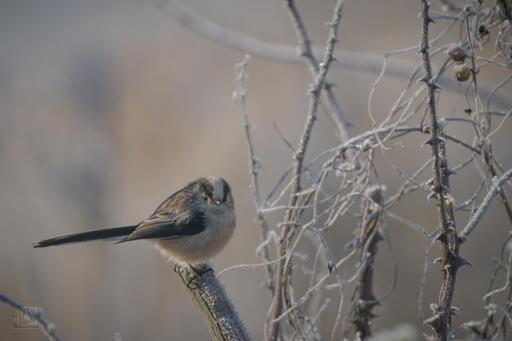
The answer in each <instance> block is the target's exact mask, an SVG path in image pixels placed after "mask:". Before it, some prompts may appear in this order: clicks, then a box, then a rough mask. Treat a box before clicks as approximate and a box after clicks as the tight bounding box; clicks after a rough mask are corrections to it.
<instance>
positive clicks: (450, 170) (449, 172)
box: [446, 168, 457, 176]
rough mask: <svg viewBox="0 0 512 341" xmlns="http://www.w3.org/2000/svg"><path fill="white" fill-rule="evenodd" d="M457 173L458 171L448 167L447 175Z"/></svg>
mask: <svg viewBox="0 0 512 341" xmlns="http://www.w3.org/2000/svg"><path fill="white" fill-rule="evenodd" d="M455 174H457V172H456V171H454V170H453V169H451V168H446V175H448V176H450V175H455Z"/></svg>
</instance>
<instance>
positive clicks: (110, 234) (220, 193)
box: [34, 176, 236, 264]
mask: <svg viewBox="0 0 512 341" xmlns="http://www.w3.org/2000/svg"><path fill="white" fill-rule="evenodd" d="M235 224H236V217H235V204H234V200H233V196H232V194H231V188H230V187H229V184H228V183H227V182H226V181H225V180H224V179H222V178H220V177H215V176H208V177H204V178H199V179H197V180H195V181H193V182H191V183H189V184H188V185H186V186H185V187H183V188H182V189H181V190H179V191H177V192H176V193H174V194H172V195H171V196H170V197H168V198H167V199H166V200H165V201H164V202H162V203H161V204H160V206H158V208H157V209H156V210H155V212H153V214H151V215H150V216H149V218H148V219H146V220H144V221H142V222H141V223H140V224H138V225H130V226H123V227H115V228H108V229H102V230H94V231H88V232H82V233H76V234H70V235H66V236H62V237H56V238H51V239H46V240H42V241H40V242H38V243H36V244H34V247H47V246H55V245H62V244H68V243H80V242H86V241H91V240H105V239H119V240H118V241H117V242H116V244H119V243H124V242H128V241H132V240H138V239H149V240H151V241H152V242H153V243H154V245H155V247H156V248H157V249H158V250H159V251H160V252H161V253H162V254H163V255H164V256H166V257H169V259H171V260H174V261H176V262H182V263H183V262H184V263H189V264H199V263H203V262H206V261H207V260H209V259H210V258H212V257H213V256H215V255H216V254H217V253H219V252H220V251H221V250H222V249H223V248H224V246H225V245H226V244H227V242H228V241H229V239H230V238H231V236H232V235H233V231H234V230H235Z"/></svg>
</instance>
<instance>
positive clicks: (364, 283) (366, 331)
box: [350, 186, 384, 340]
mask: <svg viewBox="0 0 512 341" xmlns="http://www.w3.org/2000/svg"><path fill="white" fill-rule="evenodd" d="M366 196H368V197H369V198H371V200H372V202H370V201H368V200H367V201H365V203H364V205H365V208H364V211H363V218H362V224H361V231H360V236H359V238H358V244H359V262H360V263H361V264H362V267H363V269H362V270H361V272H360V274H359V278H358V281H357V285H356V288H355V291H354V296H353V298H352V302H353V306H352V310H351V313H350V315H351V322H352V324H353V325H354V328H355V337H356V339H357V340H367V339H368V338H369V337H370V336H371V335H372V332H371V324H372V320H373V318H375V315H374V314H373V312H372V310H373V308H374V307H375V306H376V305H378V304H379V300H377V299H376V298H375V295H374V294H373V267H374V263H375V257H376V256H377V243H378V242H379V241H382V240H383V238H384V237H383V236H382V233H381V231H380V228H379V226H378V222H379V219H380V217H381V209H382V206H383V202H384V197H383V191H382V187H381V186H372V187H369V188H368V189H367V190H366Z"/></svg>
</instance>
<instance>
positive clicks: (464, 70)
mask: <svg viewBox="0 0 512 341" xmlns="http://www.w3.org/2000/svg"><path fill="white" fill-rule="evenodd" d="M453 71H454V72H455V78H457V80H458V81H459V82H465V81H467V80H468V79H469V77H471V69H470V68H469V67H468V66H467V65H466V64H459V65H455V66H454V68H453Z"/></svg>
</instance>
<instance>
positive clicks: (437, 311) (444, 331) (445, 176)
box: [420, 0, 464, 341]
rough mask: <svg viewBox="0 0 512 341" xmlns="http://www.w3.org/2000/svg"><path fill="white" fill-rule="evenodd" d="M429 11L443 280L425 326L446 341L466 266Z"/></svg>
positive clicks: (425, 35)
mask: <svg viewBox="0 0 512 341" xmlns="http://www.w3.org/2000/svg"><path fill="white" fill-rule="evenodd" d="M429 10H430V5H429V2H428V0H421V21H422V40H421V50H420V52H421V55H422V58H423V67H424V71H425V75H424V78H423V79H422V80H423V81H424V82H425V84H426V86H427V90H428V108H427V110H428V111H429V113H430V127H431V129H430V130H431V138H430V139H429V140H428V141H427V142H426V143H427V144H429V145H430V146H431V148H432V155H433V157H434V162H433V165H432V169H433V172H434V179H433V183H432V195H433V197H434V200H435V201H436V206H437V208H438V212H439V223H440V226H439V233H438V235H437V239H438V240H439V241H440V242H441V272H442V277H443V279H442V283H441V289H440V293H439V302H438V305H437V306H436V307H434V308H433V314H434V315H433V316H432V317H431V318H429V319H427V321H426V322H427V323H428V324H429V325H430V326H431V327H432V328H433V329H434V332H435V334H436V339H437V340H440V341H441V340H442V341H445V340H448V339H449V338H450V336H449V335H450V332H451V330H450V324H451V316H452V299H453V292H454V290H455V279H456V276H457V270H458V268H459V267H460V266H461V265H463V264H464V262H463V261H462V260H461V258H460V257H459V239H458V237H457V232H456V225H455V218H454V214H453V202H454V199H453V197H452V194H451V193H450V185H449V176H450V173H449V168H448V159H447V156H446V144H445V143H446V142H445V137H444V134H443V131H442V129H443V127H442V126H441V125H440V124H439V121H438V120H439V118H438V114H437V108H436V91H437V90H438V89H439V86H438V85H437V84H435V83H434V80H433V77H432V66H431V62H430V52H429V51H430V41H429V25H430V24H431V23H432V22H433V21H432V19H431V18H430V13H429Z"/></svg>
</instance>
